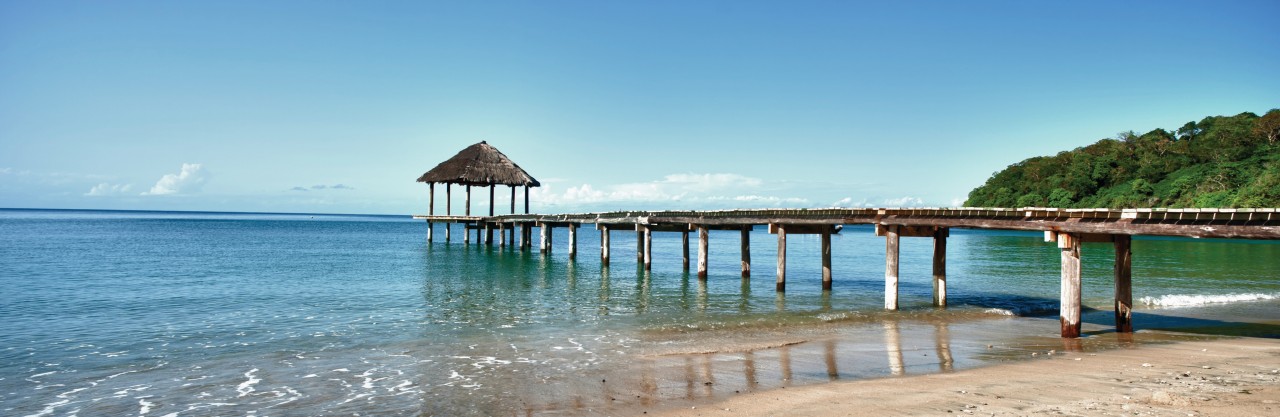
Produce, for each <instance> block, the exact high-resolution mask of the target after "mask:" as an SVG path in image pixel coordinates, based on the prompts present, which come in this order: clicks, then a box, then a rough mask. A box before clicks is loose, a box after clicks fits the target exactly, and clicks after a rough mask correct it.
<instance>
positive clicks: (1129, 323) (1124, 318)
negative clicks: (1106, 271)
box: [1114, 235, 1133, 333]
mask: <svg viewBox="0 0 1280 417" xmlns="http://www.w3.org/2000/svg"><path fill="white" fill-rule="evenodd" d="M1114 239H1115V247H1116V264H1115V278H1116V303H1115V312H1116V313H1115V314H1116V331H1117V332H1120V333H1132V332H1133V249H1132V240H1133V237H1132V236H1129V235H1115V236H1114Z"/></svg>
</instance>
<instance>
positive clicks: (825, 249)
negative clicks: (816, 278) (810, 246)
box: [822, 229, 831, 291]
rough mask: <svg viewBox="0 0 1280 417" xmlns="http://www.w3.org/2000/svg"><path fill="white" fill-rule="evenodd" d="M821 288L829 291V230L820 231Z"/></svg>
mask: <svg viewBox="0 0 1280 417" xmlns="http://www.w3.org/2000/svg"><path fill="white" fill-rule="evenodd" d="M822 290H823V291H831V230H830V229H825V230H823V231H822Z"/></svg>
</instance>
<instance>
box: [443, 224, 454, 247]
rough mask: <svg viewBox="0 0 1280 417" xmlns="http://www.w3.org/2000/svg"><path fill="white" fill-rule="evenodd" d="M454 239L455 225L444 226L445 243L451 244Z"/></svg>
mask: <svg viewBox="0 0 1280 417" xmlns="http://www.w3.org/2000/svg"><path fill="white" fill-rule="evenodd" d="M452 238H453V223H445V224H444V243H449V240H451V239H452Z"/></svg>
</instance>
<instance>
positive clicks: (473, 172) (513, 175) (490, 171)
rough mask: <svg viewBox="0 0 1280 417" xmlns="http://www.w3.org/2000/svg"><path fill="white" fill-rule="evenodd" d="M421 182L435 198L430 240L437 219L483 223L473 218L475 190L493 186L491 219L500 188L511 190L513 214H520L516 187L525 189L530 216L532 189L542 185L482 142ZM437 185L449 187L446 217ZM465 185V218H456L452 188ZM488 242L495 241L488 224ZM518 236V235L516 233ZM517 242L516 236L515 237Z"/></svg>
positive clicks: (429, 211) (430, 208) (429, 212)
mask: <svg viewBox="0 0 1280 417" xmlns="http://www.w3.org/2000/svg"><path fill="white" fill-rule="evenodd" d="M418 182H425V183H427V187H428V189H429V190H430V191H429V192H430V194H431V198H430V202H429V203H428V208H427V216H428V221H427V225H428V226H427V229H428V232H427V240H428V241H430V240H431V238H432V236H431V235H432V232H433V231H434V229H433V226H432V220H433V219H439V220H443V221H444V222H445V223H455V222H456V223H476V222H480V218H479V217H472V216H471V187H472V186H476V187H489V216H493V215H494V194H495V192H494V191H495V189H497V187H498V186H499V185H506V186H509V187H511V214H515V213H516V187H520V186H523V187H524V212H525V213H526V214H527V213H529V188H530V187H538V186H541V185H542V184H541V183H539V182H538V180H537V179H534V178H533V176H531V175H529V173H528V172H525V170H524V169H523V168H520V166H519V165H516V163H515V162H512V161H511V159H510V158H507V156H506V155H504V154H503V153H502V152H501V151H499V150H498V148H495V147H493V146H492V145H489V144H488V143H486V142H484V141H481V142H480V143H477V144H475V145H471V146H468V147H467V148H466V149H463V150H462V151H461V152H458V154H457V155H454V156H453V157H452V158H449V159H448V160H446V161H444V162H441V163H440V164H439V165H436V167H435V168H432V169H431V170H430V171H427V172H426V173H424V174H422V176H420V177H418ZM436 184H444V185H445V191H444V195H445V216H443V217H440V216H436V214H435V205H436ZM453 184H458V185H462V186H464V187H465V189H466V193H467V197H466V206H465V212H464V215H463V216H461V217H458V216H453V213H452V211H453V193H452V188H451V187H452V185H453ZM486 229H487V230H486V236H487V237H486V239H487V240H490V241H492V239H493V230H492V229H488V225H487V224H486ZM513 232H514V230H513ZM449 234H450V232H449V229H448V228H445V239H446V240H448V239H449ZM513 234H514V233H513ZM512 238H513V239H514V236H513V237H512Z"/></svg>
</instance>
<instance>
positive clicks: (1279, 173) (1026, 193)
mask: <svg viewBox="0 0 1280 417" xmlns="http://www.w3.org/2000/svg"><path fill="white" fill-rule="evenodd" d="M965 205H966V206H969V207H1063V208H1071V207H1075V208H1083V207H1106V208H1133V207H1220V208H1227V207H1237V208H1241V207H1280V109H1272V110H1271V111H1269V112H1267V114H1266V115H1264V116H1262V117H1258V115H1256V114H1253V113H1241V114H1238V115H1235V116H1229V117H1228V116H1214V117H1206V118H1204V120H1201V121H1199V122H1189V123H1187V124H1185V125H1183V126H1182V127H1181V128H1178V130H1177V131H1175V132H1169V131H1166V130H1164V129H1156V130H1152V131H1150V132H1147V133H1145V134H1142V135H1138V134H1136V133H1134V132H1132V131H1129V132H1124V133H1121V134H1119V135H1117V137H1116V138H1115V139H1103V140H1100V141H1098V142H1097V143H1094V144H1092V145H1089V146H1085V147H1082V148H1076V149H1075V150H1071V151H1064V152H1059V153H1058V154H1057V155H1053V156H1040V157H1035V158H1030V159H1027V160H1024V161H1022V162H1019V163H1016V164H1013V165H1010V166H1009V167H1008V168H1005V169H1004V170H1003V171H1000V172H997V173H995V174H994V175H992V176H991V178H990V179H988V180H987V182H986V183H985V184H983V185H982V186H980V187H978V188H975V189H973V191H970V192H969V200H968V201H966V202H965Z"/></svg>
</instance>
